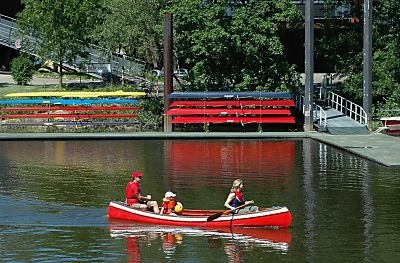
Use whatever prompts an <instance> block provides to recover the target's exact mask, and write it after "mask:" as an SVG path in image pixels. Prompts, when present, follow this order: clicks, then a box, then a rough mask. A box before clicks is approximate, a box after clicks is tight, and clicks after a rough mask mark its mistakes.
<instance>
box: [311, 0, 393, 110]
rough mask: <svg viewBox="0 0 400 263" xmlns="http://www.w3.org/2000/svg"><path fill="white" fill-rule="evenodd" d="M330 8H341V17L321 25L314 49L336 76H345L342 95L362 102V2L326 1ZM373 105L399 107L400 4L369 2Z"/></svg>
mask: <svg viewBox="0 0 400 263" xmlns="http://www.w3.org/2000/svg"><path fill="white" fill-rule="evenodd" d="M327 3H328V4H329V5H328V7H329V6H330V7H331V8H336V7H337V6H340V5H344V6H347V7H348V8H347V9H345V13H344V17H345V18H346V19H344V20H341V19H337V18H336V19H335V18H334V17H328V18H331V19H329V20H326V22H325V23H324V24H323V27H322V37H321V38H320V39H319V40H318V42H317V45H316V49H317V53H319V55H321V56H324V57H325V58H326V59H327V61H328V63H330V64H331V65H332V68H335V71H336V73H337V74H339V75H341V76H343V77H345V81H344V82H343V92H344V93H345V96H346V97H348V98H352V99H353V100H355V101H356V102H358V103H362V96H363V75H362V74H363V53H362V52H363V1H354V0H341V1H339V0H330V1H329V2H327ZM373 7H374V11H373V65H372V69H373V76H372V79H373V84H372V90H373V104H374V107H375V108H391V109H393V108H399V107H400V61H399V59H398V58H399V56H400V42H399V41H398V39H399V38H400V13H399V12H398V10H399V9H400V2H399V1H397V0H380V1H374V3H373Z"/></svg>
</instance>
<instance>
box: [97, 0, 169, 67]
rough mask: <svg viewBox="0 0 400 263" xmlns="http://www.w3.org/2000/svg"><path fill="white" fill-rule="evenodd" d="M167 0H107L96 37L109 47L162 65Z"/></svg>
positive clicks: (156, 64) (156, 65)
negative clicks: (163, 19) (162, 12)
mask: <svg viewBox="0 0 400 263" xmlns="http://www.w3.org/2000/svg"><path fill="white" fill-rule="evenodd" d="M164 2H165V1H164V0H146V1H143V0H106V1H103V6H104V8H105V13H104V14H105V15H104V20H105V21H104V23H103V24H101V25H99V26H98V27H97V30H96V39H97V40H98V41H99V43H100V44H101V45H102V46H104V47H106V48H107V49H110V50H117V51H121V50H122V49H123V50H124V51H125V52H126V54H127V55H129V56H133V57H137V58H141V59H143V60H145V61H146V62H147V63H149V64H150V65H152V67H153V68H160V66H161V65H162V63H161V60H162V37H163V35H162V34H163V33H162V14H161V12H160V10H161V9H162V8H163V3H164Z"/></svg>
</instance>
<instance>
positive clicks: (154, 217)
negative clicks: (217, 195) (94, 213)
mask: <svg viewBox="0 0 400 263" xmlns="http://www.w3.org/2000/svg"><path fill="white" fill-rule="evenodd" d="M218 212H222V210H188V209H185V210H184V211H183V214H182V215H180V216H170V215H160V214H156V213H153V212H149V211H143V210H139V209H134V208H131V207H129V206H127V205H126V204H125V203H123V202H111V203H110V205H109V206H108V217H109V218H114V219H123V220H129V221H135V222H141V223H149V224H158V225H173V226H195V227H230V226H236V227H278V228H287V227H289V226H290V223H291V222H292V215H291V214H290V211H289V210H288V209H287V208H286V207H273V208H260V209H259V211H258V212H250V213H245V214H235V215H233V216H232V214H226V215H222V216H221V217H219V218H217V219H215V220H213V221H210V222H207V218H208V217H209V216H211V215H213V214H215V213H218Z"/></svg>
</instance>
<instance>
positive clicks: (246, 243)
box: [109, 220, 292, 262]
mask: <svg viewBox="0 0 400 263" xmlns="http://www.w3.org/2000/svg"><path fill="white" fill-rule="evenodd" d="M109 223H110V224H109V230H110V235H111V237H125V238H126V253H127V256H128V262H140V261H141V255H140V248H139V244H142V243H143V242H146V243H150V242H151V241H153V240H157V239H158V240H160V239H161V248H162V251H163V252H164V254H165V257H166V258H173V256H174V254H175V250H176V248H177V246H179V245H180V244H182V243H184V242H185V241H184V240H185V237H205V238H208V239H211V240H214V241H215V240H221V244H223V246H224V251H225V254H226V255H227V257H228V260H229V262H242V261H243V260H242V259H243V255H242V254H243V249H245V248H251V247H263V248H267V249H268V250H270V251H273V252H279V253H286V252H287V251H288V249H289V246H290V242H291V239H292V235H291V233H290V231H289V230H288V229H265V228H233V229H229V228H221V229H218V228H207V229H206V228H188V227H173V226H155V225H147V224H127V223H126V221H125V222H121V221H116V220H110V221H109ZM139 241H140V242H139Z"/></svg>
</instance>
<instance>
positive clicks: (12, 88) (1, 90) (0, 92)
mask: <svg viewBox="0 0 400 263" xmlns="http://www.w3.org/2000/svg"><path fill="white" fill-rule="evenodd" d="M40 91H65V89H62V88H60V86H37V85H35V86H31V85H25V86H20V85H15V84H6V85H4V86H1V87H0V100H3V99H6V98H5V97H4V95H6V94H8V93H15V92H40Z"/></svg>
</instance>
